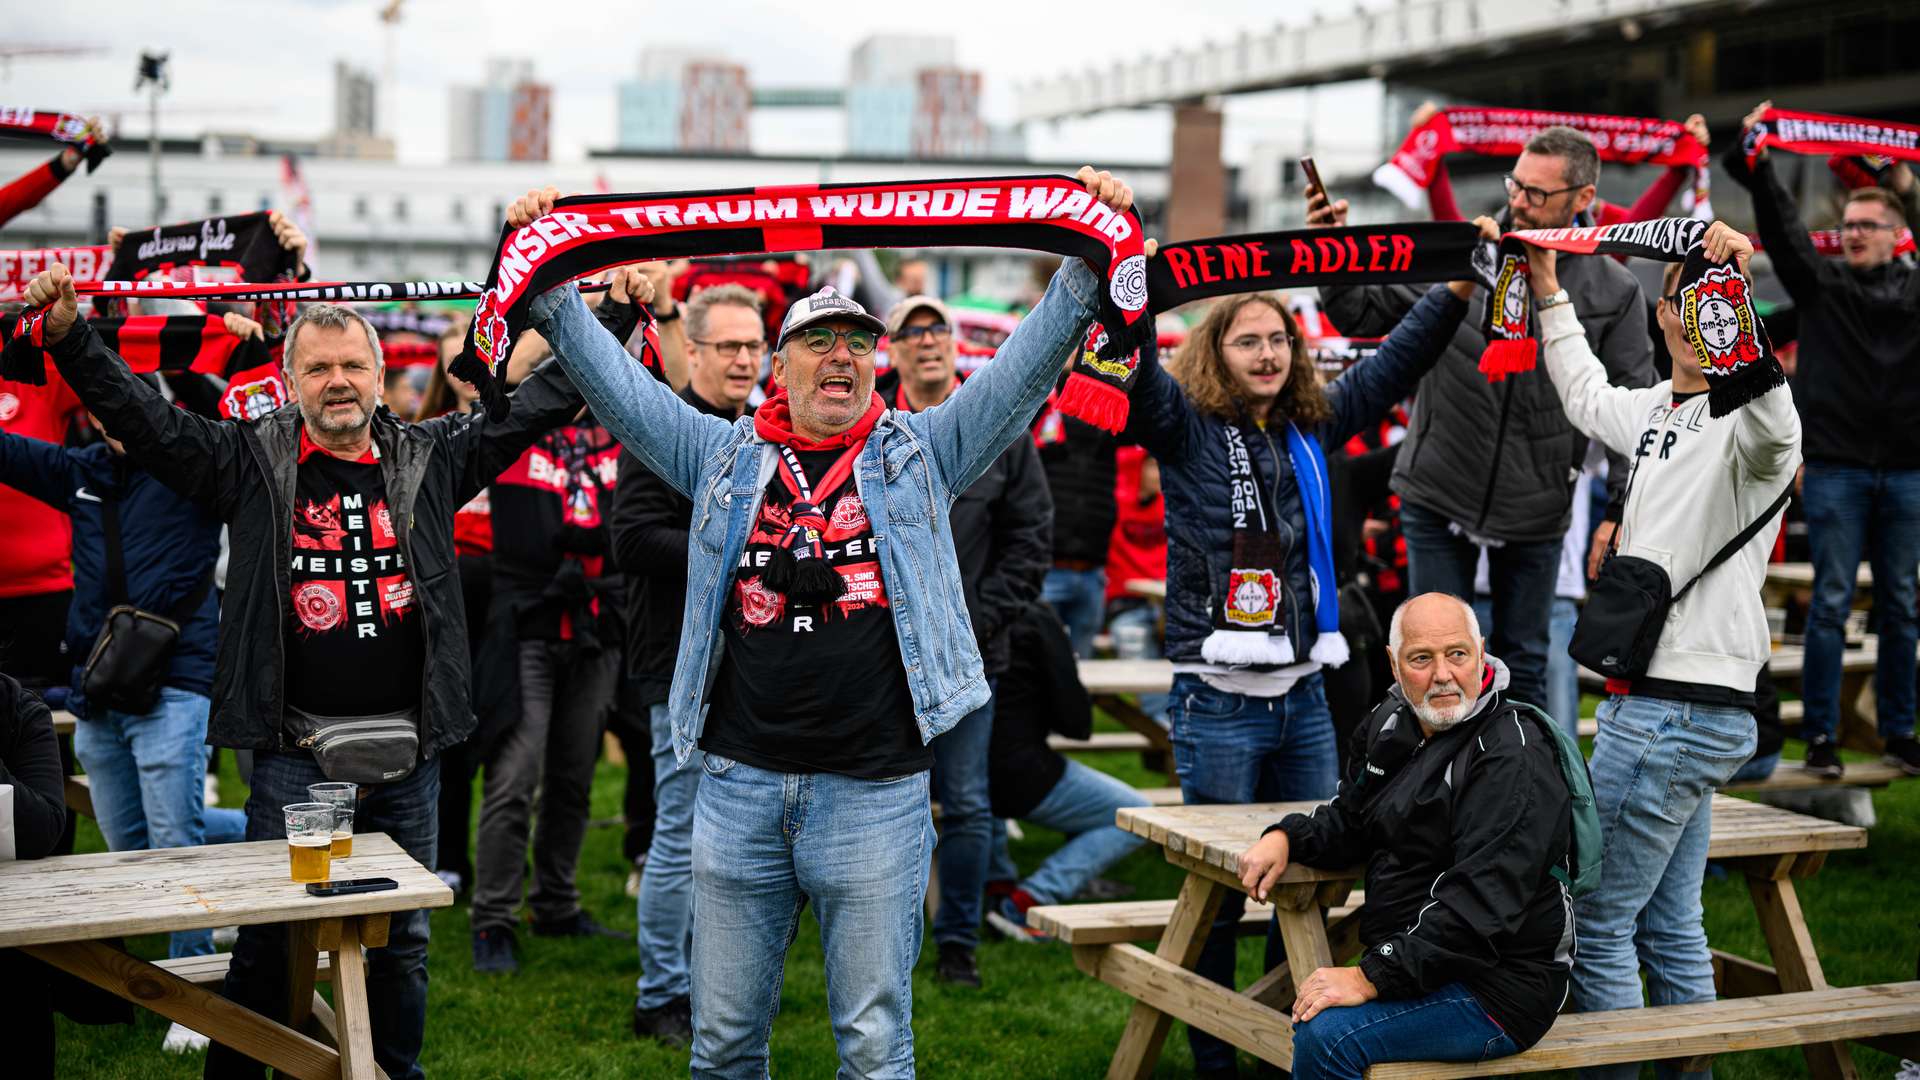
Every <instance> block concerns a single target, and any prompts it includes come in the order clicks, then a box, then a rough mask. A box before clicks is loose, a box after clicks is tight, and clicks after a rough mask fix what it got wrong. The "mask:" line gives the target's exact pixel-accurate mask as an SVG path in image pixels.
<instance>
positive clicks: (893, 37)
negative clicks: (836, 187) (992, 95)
mask: <svg viewBox="0 0 1920 1080" xmlns="http://www.w3.org/2000/svg"><path fill="white" fill-rule="evenodd" d="M846 112H847V152H848V153H849V154H857V155H862V156H872V157H888V158H923V159H924V158H969V157H989V156H1011V157H1017V156H1020V155H1021V154H1022V153H1023V152H1024V143H1023V140H1021V139H1020V137H1019V136H1018V134H1016V133H1013V132H1006V133H1001V134H996V133H994V132H992V131H991V130H990V129H989V128H988V126H987V123H986V121H985V120H984V119H983V118H982V117H981V114H980V73H979V72H978V71H970V70H967V69H965V68H962V67H960V66H959V64H958V63H956V61H955V58H954V44H953V39H952V38H949V37H938V36H931V35H909V34H880V35H876V36H874V37H870V38H868V39H867V40H865V41H863V42H861V43H860V44H859V45H858V46H856V47H855V48H854V50H853V56H852V58H851V62H850V63H849V64H848V71H847V93H846Z"/></svg>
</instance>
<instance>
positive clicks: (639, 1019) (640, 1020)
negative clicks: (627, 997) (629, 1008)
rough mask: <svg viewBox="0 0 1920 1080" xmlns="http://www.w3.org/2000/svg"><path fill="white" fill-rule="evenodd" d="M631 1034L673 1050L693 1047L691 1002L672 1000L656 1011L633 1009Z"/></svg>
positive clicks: (636, 1007) (678, 999)
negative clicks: (662, 1044) (663, 1044)
mask: <svg viewBox="0 0 1920 1080" xmlns="http://www.w3.org/2000/svg"><path fill="white" fill-rule="evenodd" d="M633 1033H634V1034H635V1035H637V1036H639V1037H640V1038H642V1039H652V1040H654V1041H655V1042H659V1043H665V1044H666V1045H668V1046H670V1047H672V1048H673V1049H675V1050H685V1049H686V1048H687V1047H689V1046H691V1045H693V1002H692V1001H690V1000H688V999H686V998H683V997H678V998H674V999H673V1000H672V1001H669V1002H667V1003H666V1004H665V1005H662V1006H660V1007H659V1008H657V1009H643V1008H641V1007H640V1006H638V1005H635V1006H634V1007H633Z"/></svg>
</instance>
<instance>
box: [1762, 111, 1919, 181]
mask: <svg viewBox="0 0 1920 1080" xmlns="http://www.w3.org/2000/svg"><path fill="white" fill-rule="evenodd" d="M1741 148H1742V149H1743V150H1744V151H1745V153H1746V155H1747V165H1748V167H1752V165H1753V163H1754V162H1755V161H1756V160H1758V158H1759V156H1760V151H1762V150H1785V151H1787V152H1788V153H1793V154H1877V155H1879V156H1881V157H1889V158H1899V159H1900V160H1902V161H1920V126H1916V125H1913V124H1902V123H1897V122H1895V121H1892V120H1862V119H1860V118H1859V117H1854V116H1837V115H1835V114H1833V113H1811V112H1796V111H1794V110H1792V109H1768V110H1767V111H1766V112H1763V113H1761V114H1760V118H1759V119H1758V120H1756V121H1754V122H1753V126H1752V127H1749V128H1748V129H1747V134H1746V142H1745V143H1743V144H1742V147H1741Z"/></svg>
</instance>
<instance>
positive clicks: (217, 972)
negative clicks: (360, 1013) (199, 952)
mask: <svg viewBox="0 0 1920 1080" xmlns="http://www.w3.org/2000/svg"><path fill="white" fill-rule="evenodd" d="M319 957H320V959H319V962H318V964H317V965H316V966H315V967H314V976H313V977H314V978H315V979H317V980H319V981H320V982H331V981H332V980H333V956H332V955H331V954H329V953H320V954H319ZM232 962H233V954H232V953H230V952H217V953H208V954H207V955H205V956H181V957H176V958H174V959H171V960H155V961H154V962H153V966H154V967H157V968H160V969H161V970H163V971H168V972H171V973H173V974H175V975H178V976H179V977H181V978H182V979H185V980H187V981H188V982H190V983H192V984H193V985H195V986H212V985H214V984H215V983H219V982H222V981H224V980H225V979H226V977H227V965H228V964H231V963H232Z"/></svg>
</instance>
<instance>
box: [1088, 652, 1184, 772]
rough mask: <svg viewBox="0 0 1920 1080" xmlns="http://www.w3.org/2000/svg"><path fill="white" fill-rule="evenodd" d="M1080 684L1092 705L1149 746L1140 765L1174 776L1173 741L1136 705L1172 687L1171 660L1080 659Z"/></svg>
mask: <svg viewBox="0 0 1920 1080" xmlns="http://www.w3.org/2000/svg"><path fill="white" fill-rule="evenodd" d="M1078 667H1079V675H1080V685H1082V686H1084V687H1086V688H1087V694H1088V695H1089V696H1090V697H1092V698H1093V704H1094V706H1095V707H1097V708H1098V709H1099V710H1100V711H1101V712H1104V713H1106V714H1107V715H1108V716H1110V717H1112V718H1113V719H1114V720H1116V721H1118V722H1119V723H1120V725H1121V726H1123V727H1125V728H1127V729H1128V730H1130V731H1132V732H1133V733H1135V734H1137V735H1140V736H1141V737H1143V738H1145V739H1146V740H1147V742H1148V744H1149V746H1150V747H1151V749H1149V750H1145V751H1142V752H1141V754H1140V763H1141V764H1142V765H1144V766H1146V767H1147V768H1149V769H1152V770H1153V771H1154V772H1158V773H1165V774H1167V775H1169V776H1171V775H1172V774H1173V742H1172V740H1171V739H1170V738H1169V737H1168V735H1167V729H1166V728H1164V727H1161V726H1160V722H1159V721H1158V720H1155V719H1154V718H1153V717H1151V716H1148V715H1147V714H1146V713H1144V712H1142V711H1141V710H1140V706H1139V705H1137V704H1135V702H1134V701H1133V699H1134V698H1137V697H1138V696H1139V695H1141V694H1164V693H1166V692H1167V691H1168V690H1171V689H1172V688H1173V662H1172V661H1170V660H1082V661H1080V662H1079V665H1078Z"/></svg>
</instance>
